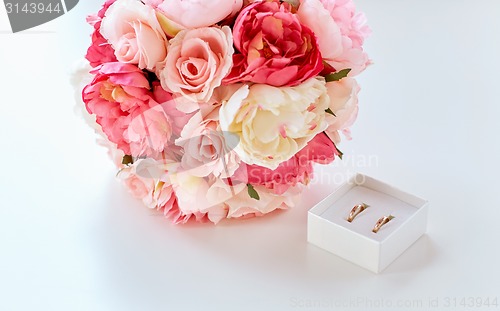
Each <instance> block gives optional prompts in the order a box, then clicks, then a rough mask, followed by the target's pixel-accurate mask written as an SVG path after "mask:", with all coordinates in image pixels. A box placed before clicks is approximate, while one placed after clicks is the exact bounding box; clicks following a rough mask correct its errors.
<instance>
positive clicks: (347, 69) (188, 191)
mask: <svg viewBox="0 0 500 311" xmlns="http://www.w3.org/2000/svg"><path fill="white" fill-rule="evenodd" d="M87 21H88V23H89V24H90V25H91V26H92V27H93V28H94V31H93V33H92V43H91V46H90V47H89V49H88V51H87V55H86V60H87V62H86V66H85V67H84V68H83V69H81V72H84V73H86V74H88V77H86V78H78V79H77V80H78V81H77V83H79V84H80V85H82V88H83V92H82V93H81V95H82V99H83V103H82V107H85V110H86V113H87V116H86V117H87V119H89V120H90V121H91V123H92V125H93V126H94V128H95V129H96V131H97V132H98V133H99V134H100V138H99V141H100V143H102V144H103V145H105V146H107V147H108V148H109V152H110V154H111V156H112V158H113V159H114V161H115V163H116V165H117V166H118V170H119V172H118V174H117V176H118V177H119V178H120V179H121V180H123V182H124V184H125V185H126V186H127V188H128V189H129V190H130V192H131V193H132V194H133V195H134V196H135V197H136V198H139V199H141V200H142V201H143V202H144V203H145V205H146V206H148V207H149V208H153V209H158V210H161V211H162V212H163V213H164V214H165V215H166V216H167V217H169V218H170V219H172V220H173V221H174V222H175V223H185V222H187V221H189V220H190V219H192V220H196V221H211V222H213V223H217V222H219V221H221V220H222V219H225V218H239V217H245V216H261V215H265V214H267V213H270V212H272V211H274V210H276V209H282V208H287V207H291V206H293V205H294V200H295V198H296V197H297V196H298V195H299V194H300V192H301V190H302V189H303V188H304V186H305V185H307V184H308V183H309V181H310V180H311V178H312V174H313V163H321V164H328V163H330V162H332V161H333V160H334V159H335V158H337V157H338V158H341V157H342V153H341V152H340V151H339V149H338V148H337V145H338V144H339V143H340V141H341V135H342V136H344V137H346V138H347V139H350V134H349V127H350V126H351V125H352V124H353V122H354V121H355V119H356V116H357V112H358V99H357V94H358V92H359V87H358V84H357V83H356V80H355V79H354V77H355V76H356V75H357V74H359V73H360V72H362V71H363V70H364V69H365V68H366V66H367V65H368V64H369V63H370V60H369V58H368V56H367V55H366V53H365V52H364V51H363V42H364V39H365V38H366V36H367V35H368V34H369V32H370V31H369V28H368V27H367V26H366V20H365V17H364V15H363V14H361V13H358V12H356V9H355V6H354V4H353V2H352V1H351V0H300V1H299V0H289V1H279V0H267V1H243V0H211V1H208V0H207V1H199V0H197V1H195V0H188V1H183V0H164V1H163V0H143V1H139V0H108V1H106V3H105V4H104V5H103V7H102V9H101V10H100V11H99V12H98V13H97V14H96V15H92V16H89V17H88V19H87ZM80 91H81V89H80Z"/></svg>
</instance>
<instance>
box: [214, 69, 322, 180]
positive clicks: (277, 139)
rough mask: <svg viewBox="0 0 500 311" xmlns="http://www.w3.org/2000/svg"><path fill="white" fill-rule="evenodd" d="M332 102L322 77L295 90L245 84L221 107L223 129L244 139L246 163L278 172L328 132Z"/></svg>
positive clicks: (242, 148) (240, 148)
mask: <svg viewBox="0 0 500 311" xmlns="http://www.w3.org/2000/svg"><path fill="white" fill-rule="evenodd" d="M329 102H330V99H329V97H328V94H327V89H326V85H325V80H324V79H323V78H321V77H318V78H312V79H309V80H307V81H305V82H304V83H302V84H300V85H298V86H294V87H273V86H270V85H264V84H254V85H252V86H250V87H249V86H247V85H244V86H242V87H241V88H240V89H239V90H238V91H236V93H234V94H233V96H231V98H230V99H229V100H228V101H227V102H225V103H223V105H222V107H221V108H220V111H219V119H220V126H221V129H222V131H227V132H232V133H235V134H237V135H238V136H239V137H240V143H239V144H238V146H236V148H235V151H236V153H237V154H238V155H239V156H240V158H241V160H242V161H244V162H245V163H248V164H257V165H260V166H263V167H267V168H269V169H272V170H274V169H276V168H277V167H278V165H279V164H280V163H281V162H283V161H286V160H288V159H290V158H291V157H292V156H294V155H295V154H296V153H297V152H298V151H300V150H301V149H302V148H304V147H305V146H306V144H307V143H308V142H309V141H310V140H311V139H313V138H314V136H315V135H316V134H318V133H320V132H322V131H324V130H325V129H326V127H327V126H328V124H327V122H326V121H325V110H326V109H328V106H329Z"/></svg>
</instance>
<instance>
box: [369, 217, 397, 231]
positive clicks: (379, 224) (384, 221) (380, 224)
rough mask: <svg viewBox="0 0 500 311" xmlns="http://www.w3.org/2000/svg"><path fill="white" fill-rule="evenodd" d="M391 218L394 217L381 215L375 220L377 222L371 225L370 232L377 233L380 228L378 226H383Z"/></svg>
mask: <svg viewBox="0 0 500 311" xmlns="http://www.w3.org/2000/svg"><path fill="white" fill-rule="evenodd" d="M393 219H394V216H392V215H389V216H384V217H381V218H380V219H379V220H378V221H377V223H376V224H375V227H373V229H372V232H373V233H377V232H378V231H379V230H380V228H382V226H384V225H385V224H386V223H388V222H389V221H391V220H393Z"/></svg>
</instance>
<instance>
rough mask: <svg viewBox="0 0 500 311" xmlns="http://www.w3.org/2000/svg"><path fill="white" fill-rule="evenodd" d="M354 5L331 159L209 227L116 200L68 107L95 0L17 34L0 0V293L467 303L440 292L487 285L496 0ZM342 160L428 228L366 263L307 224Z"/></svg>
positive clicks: (63, 303)
mask: <svg viewBox="0 0 500 311" xmlns="http://www.w3.org/2000/svg"><path fill="white" fill-rule="evenodd" d="M357 5H358V7H359V8H360V9H361V10H363V11H365V12H366V13H367V15H368V18H369V21H370V25H371V27H372V29H373V35H372V37H371V38H370V39H369V40H368V42H367V44H366V49H367V50H368V52H369V53H370V56H371V57H372V58H373V59H374V61H375V64H374V65H373V66H372V67H371V68H369V69H368V70H367V71H366V72H365V73H364V74H363V75H362V76H361V77H360V79H359V82H360V84H361V86H362V88H363V90H362V93H361V98H360V102H361V112H360V116H359V119H358V122H357V123H356V125H355V127H354V128H353V137H354V140H353V141H352V142H348V143H344V144H343V145H342V146H340V148H341V149H342V150H343V151H344V152H345V153H346V159H345V161H344V162H342V163H340V162H339V163H337V164H336V166H335V165H334V166H332V167H329V168H326V169H324V170H322V171H319V172H318V174H317V175H318V177H319V178H320V179H323V182H322V183H321V184H319V183H317V182H315V183H314V186H313V187H312V188H311V189H310V190H309V191H308V192H307V193H306V194H305V195H304V200H303V202H302V204H301V206H299V207H296V208H294V209H293V210H290V211H287V212H280V213H275V214H273V215H270V216H269V217H265V218H260V219H251V220H246V221H241V222H233V223H224V224H221V225H220V226H217V227H215V226H211V225H188V226H174V225H171V224H170V223H169V222H168V221H166V220H164V219H163V218H162V217H161V216H159V215H158V214H156V213H155V212H153V211H150V210H147V209H146V208H144V207H143V206H142V205H141V204H140V202H137V201H134V200H132V199H131V197H130V196H129V195H128V194H127V193H126V191H125V190H124V189H123V188H122V187H121V185H119V184H118V183H117V182H116V181H115V180H114V174H115V172H114V170H113V168H112V165H111V163H110V162H109V160H108V159H107V157H106V154H105V151H104V150H103V149H102V148H100V147H99V146H97V145H95V144H94V136H93V133H92V132H91V131H90V130H89V129H88V128H87V127H86V125H85V124H84V123H83V122H82V121H81V120H80V119H79V118H78V117H77V116H75V115H74V114H73V103H72V91H71V89H70V87H69V83H68V77H67V75H66V73H67V72H68V71H69V66H70V64H71V63H72V62H73V61H74V60H75V59H77V58H78V57H79V56H80V55H82V54H83V53H84V51H85V49H86V46H87V45H88V43H89V39H88V37H86V36H85V34H87V33H88V32H89V31H90V28H89V27H87V26H86V25H85V23H84V16H85V15H86V14H88V13H90V12H93V11H96V10H97V8H98V6H99V4H98V3H97V2H96V1H80V4H79V5H78V6H77V7H76V8H75V9H73V10H72V11H71V12H70V13H68V14H67V15H65V16H64V17H61V18H59V19H58V20H56V21H53V22H51V23H49V24H47V25H43V26H41V27H40V28H37V29H34V30H32V31H28V32H26V33H20V34H9V27H8V24H7V23H6V15H5V11H4V8H3V6H1V5H0V7H1V9H0V31H2V32H1V33H0V68H1V71H0V72H1V73H0V91H1V97H0V105H1V113H0V133H1V134H0V135H1V138H2V140H1V141H2V144H1V149H0V151H1V152H0V159H1V160H2V163H3V164H4V166H3V167H2V170H1V174H0V198H1V200H0V206H1V209H0V247H1V248H0V309H1V310H289V309H291V310H315V309H317V310H328V309H333V308H334V307H335V306H337V307H338V308H337V309H349V310H357V309H359V310H366V309H370V306H371V307H376V306H378V308H377V309H378V310H383V309H386V308H387V307H388V306H389V305H390V306H393V308H392V309H397V310H411V309H412V308H410V307H411V306H413V307H414V308H413V309H415V310H427V309H436V308H431V306H434V305H435V303H436V302H437V303H438V304H439V306H441V308H439V309H448V310H460V309H462V310H465V309H467V310H474V308H462V307H461V306H460V305H457V306H456V307H453V300H450V299H454V298H455V299H457V300H455V302H456V303H459V302H460V299H461V298H462V297H466V298H468V297H483V298H487V297H490V299H491V297H493V296H495V295H497V296H498V295H500V281H499V279H500V270H499V269H498V263H499V262H500V250H499V245H498V241H497V240H498V237H499V235H500V226H499V221H500V208H499V206H498V202H499V197H498V196H499V191H498V187H499V181H498V172H499V171H500V170H499V168H500V165H499V158H500V144H499V143H498V135H499V132H500V126H499V125H498V118H499V115H500V87H499V86H498V83H499V80H498V77H499V76H498V75H499V72H500V60H499V58H498V56H499V55H500V2H499V1H497V0H489V1H488V0H481V1H474V2H472V1H456V0H454V1H451V0H447V1H445V0H442V1H421V0H419V1H416V0H408V1H387V0H385V1H384V0H380V1H371V0H359V1H357ZM352 165H354V166H358V167H357V168H356V169H355V170H357V171H361V172H363V173H367V174H369V175H372V176H374V177H377V178H379V179H381V180H384V181H387V182H388V183H390V184H394V185H396V186H398V187H400V188H402V189H407V190H409V191H411V192H412V193H415V194H417V195H418V196H421V197H424V198H426V199H429V201H430V203H431V209H430V213H429V231H428V235H427V236H425V237H424V238H422V239H420V240H419V241H417V242H416V243H415V244H414V245H413V246H412V247H411V248H410V249H409V250H408V251H407V252H405V253H404V254H403V255H402V256H401V257H400V258H398V259H397V260H396V261H395V262H394V263H393V264H392V265H391V266H390V267H389V268H388V269H387V270H386V271H385V272H384V273H383V274H381V275H373V274H372V273H371V272H369V271H366V270H364V269H362V268H359V267H357V266H355V265H354V264H351V263H349V262H346V261H344V260H342V259H340V258H338V257H336V256H334V255H331V254H329V253H327V252H325V251H323V250H321V249H319V248H317V247H315V246H313V245H309V244H308V243H307V242H306V215H307V210H308V209H309V208H310V207H311V206H313V205H314V204H315V203H317V202H318V201H319V200H320V199H321V198H323V197H325V196H326V194H327V193H328V188H329V186H328V183H329V181H330V182H333V181H334V180H339V179H341V177H342V176H344V175H343V174H344V173H342V174H340V173H337V172H338V170H340V169H344V170H347V171H353V169H352V168H350V166H352ZM327 171H330V172H332V173H331V174H326V173H325V172H327ZM429 299H430V301H431V305H429ZM447 299H448V300H447ZM490 301H491V300H490ZM467 302H468V300H467ZM446 303H448V306H450V307H449V308H445V307H446V306H447V304H446ZM450 304H451V305H450ZM397 306H399V307H397ZM420 306H422V307H421V308H420ZM396 307H397V308H396ZM488 309H490V310H491V309H492V308H477V310H488ZM493 310H494V309H493Z"/></svg>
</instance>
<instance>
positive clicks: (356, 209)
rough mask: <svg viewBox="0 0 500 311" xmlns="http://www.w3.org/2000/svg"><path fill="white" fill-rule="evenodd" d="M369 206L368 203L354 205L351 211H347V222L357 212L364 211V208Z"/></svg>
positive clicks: (356, 214) (350, 220)
mask: <svg viewBox="0 0 500 311" xmlns="http://www.w3.org/2000/svg"><path fill="white" fill-rule="evenodd" d="M369 206H370V205H368V204H366V203H362V204H358V205H355V206H354V207H353V208H352V209H351V212H350V213H349V217H347V221H348V222H352V221H353V220H354V218H356V216H358V215H359V213H361V212H362V211H364V210H365V209H367V208H368V207H369Z"/></svg>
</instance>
